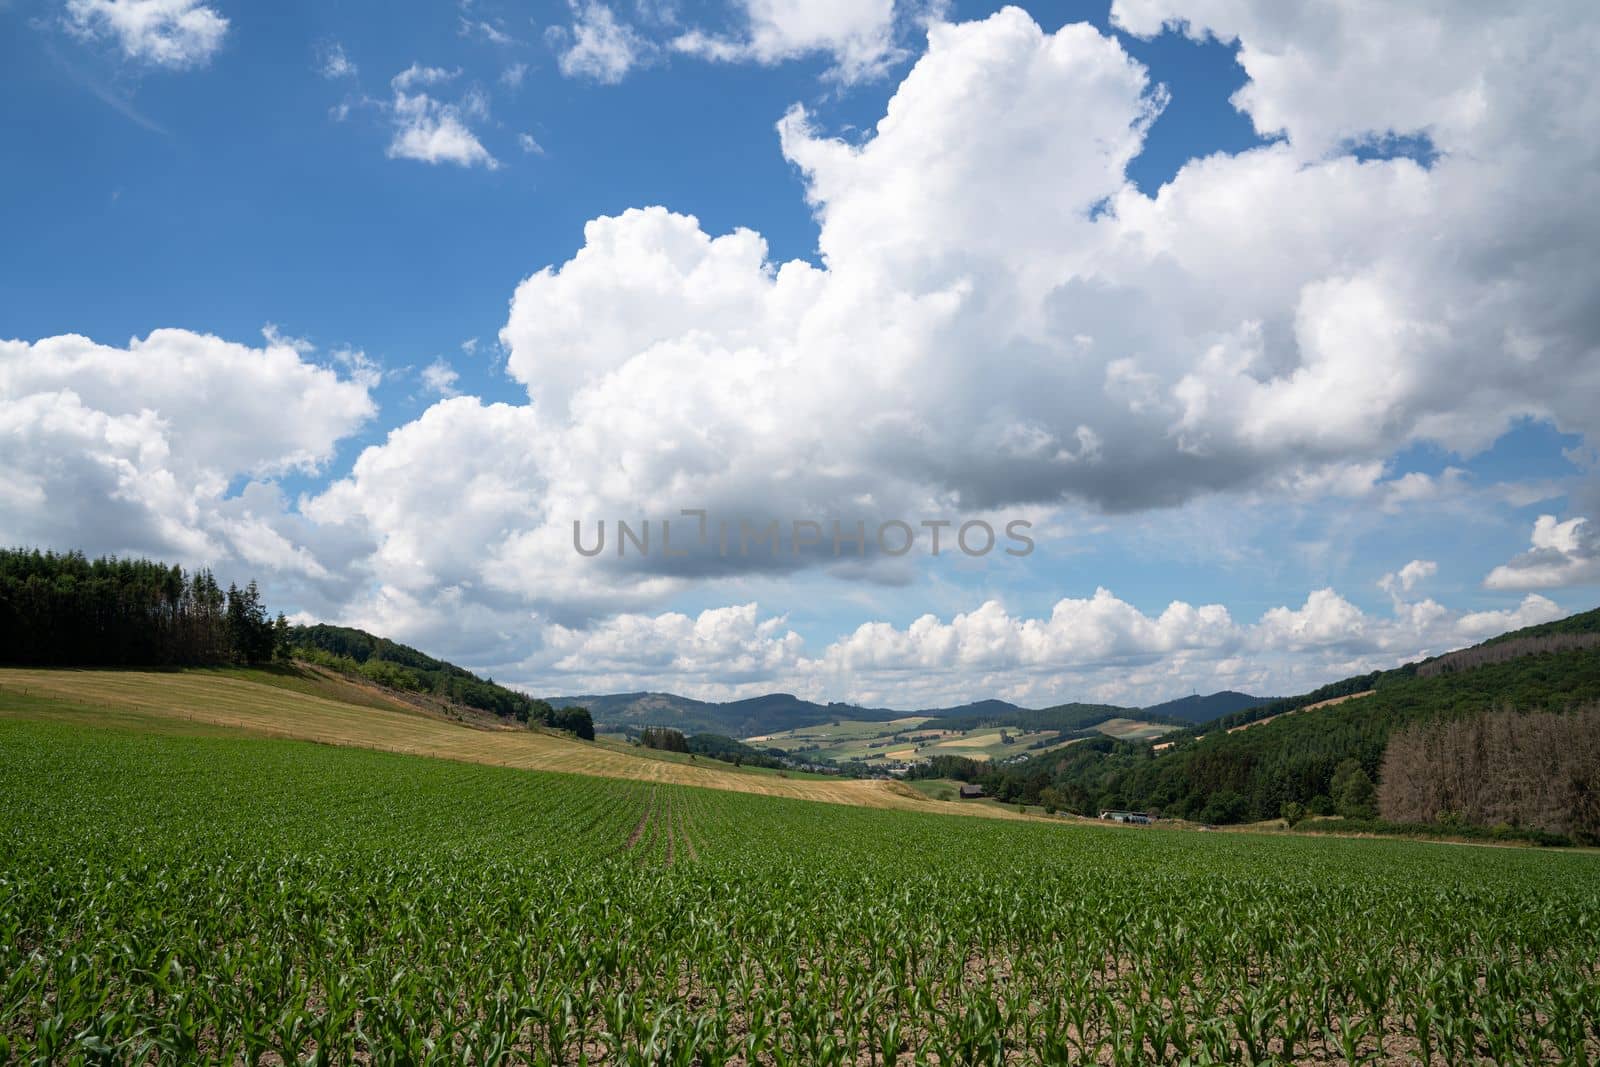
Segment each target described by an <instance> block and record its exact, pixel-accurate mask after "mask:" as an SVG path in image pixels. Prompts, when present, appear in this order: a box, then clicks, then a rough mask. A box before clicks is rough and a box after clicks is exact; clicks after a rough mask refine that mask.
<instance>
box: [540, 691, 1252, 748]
mask: <svg viewBox="0 0 1600 1067" xmlns="http://www.w3.org/2000/svg"><path fill="white" fill-rule="evenodd" d="M545 699H546V700H548V701H549V702H550V704H551V705H553V706H554V707H557V708H563V707H578V706H581V707H586V708H588V709H589V712H590V714H592V715H593V716H594V720H595V722H596V724H597V725H599V726H600V727H601V728H602V729H613V730H622V729H628V728H630V727H631V728H638V727H642V726H671V727H674V728H675V729H678V730H682V731H683V732H684V733H718V734H726V735H728V736H729V737H759V736H762V735H765V734H775V733H780V732H782V731H784V730H798V729H803V728H804V727H807V726H819V725H821V724H823V723H828V722H833V721H835V720H838V719H855V720H859V721H863V722H888V721H889V720H891V719H899V718H904V717H907V716H913V715H915V716H922V717H925V718H927V719H929V720H931V721H930V723H929V724H928V725H930V726H932V725H935V724H937V725H938V726H940V727H943V728H949V729H970V728H972V727H975V726H1014V727H1017V728H1018V729H1027V730H1077V729H1085V728H1088V727H1091V726H1094V725H1096V724H1098V723H1101V722H1105V721H1107V720H1108V719H1116V718H1129V719H1140V720H1145V721H1152V722H1170V723H1175V724H1183V725H1192V724H1194V723H1197V722H1206V721H1209V720H1211V719H1215V718H1217V717H1218V716H1221V715H1226V714H1229V713H1231V712H1235V711H1239V710H1242V709H1246V708H1253V707H1257V706H1259V705H1262V704H1266V703H1269V702H1270V701H1271V700H1272V699H1273V698H1271V697H1253V696H1250V695H1248V694H1246V693H1235V692H1231V691H1230V692H1222V693H1213V694H1211V695H1210V696H1190V697H1184V698H1182V699H1181V700H1173V701H1168V702H1167V703H1165V704H1158V705H1155V706H1154V707H1150V708H1134V707H1122V706H1120V705H1116V704H1080V703H1068V704H1055V705H1052V706H1050V707H1047V708H1025V707H1023V706H1021V705H1019V704H1013V703H1011V702H1010V701H1006V700H995V699H990V700H977V701H973V702H971V703H967V704H958V705H955V706H953V707H944V708H920V709H916V710H909V711H902V710H896V709H893V708H871V707H865V706H863V705H860V704H847V703H831V704H820V703H817V702H816V701H812V700H804V699H802V698H800V697H797V696H795V695H794V694H792V693H767V694H765V695H763V696H757V697H747V698H745V699H743V700H730V701H711V700H696V699H695V698H694V697H686V696H679V695H678V694H676V693H657V692H636V693H601V694H594V693H591V694H584V695H578V696H566V697H546V698H545Z"/></svg>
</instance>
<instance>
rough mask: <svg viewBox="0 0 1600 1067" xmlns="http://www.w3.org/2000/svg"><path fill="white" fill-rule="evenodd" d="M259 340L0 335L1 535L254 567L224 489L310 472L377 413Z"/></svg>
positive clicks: (363, 396) (361, 391)
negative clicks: (120, 341) (255, 343)
mask: <svg viewBox="0 0 1600 1067" xmlns="http://www.w3.org/2000/svg"><path fill="white" fill-rule="evenodd" d="M265 332H267V333H268V335H269V341H268V343H267V345H266V347H264V348H250V347H247V346H245V345H239V344H233V343H230V342H226V341H223V340H221V339H219V338H216V337H211V336H207V335H204V334H196V333H191V332H189V331H186V330H157V331H155V332H153V333H151V334H150V335H149V336H148V337H146V338H143V339H142V340H141V339H137V338H136V339H134V340H132V341H130V342H129V343H128V345H127V346H126V347H124V348H116V347H112V346H107V345H100V344H96V343H94V342H93V341H90V340H89V339H87V338H84V337H78V336H73V335H67V336H61V337H50V338H45V339H43V340H40V341H36V342H33V343H29V342H25V341H0V434H3V436H4V438H5V440H6V441H7V442H8V445H7V447H6V448H5V449H4V450H3V454H0V483H3V484H5V485H6V489H5V490H4V491H3V495H4V497H5V506H4V507H3V508H0V541H4V542H5V543H7V544H43V545H61V546H72V547H77V548H82V549H84V550H87V551H90V552H95V551H106V552H130V551H136V552H149V553H155V554H165V555H174V556H177V557H178V558H181V559H183V560H185V561H189V562H214V561H216V560H218V559H222V558H227V557H230V556H236V555H237V556H240V557H241V558H250V559H261V558H262V557H261V555H260V554H259V551H258V550H259V549H260V546H262V545H265V544H266V543H267V541H268V538H267V537H266V536H265V534H264V532H263V531H262V530H261V528H260V527H259V525H255V526H251V525H249V524H248V523H247V521H246V517H245V516H244V515H242V514H240V513H239V512H240V509H241V507H243V505H242V504H241V503H240V501H242V500H243V496H242V495H241V496H238V497H232V498H230V496H229V486H230V483H233V482H235V481H238V480H241V479H243V480H261V479H271V478H274V477H277V476H280V475H284V474H288V473H291V472H304V473H315V472H317V471H320V470H321V469H323V468H324V467H325V466H326V464H327V463H328V462H329V460H331V459H332V457H333V454H334V448H335V446H336V444H337V443H338V442H339V441H340V440H342V439H344V438H345V437H347V436H349V435H350V434H352V433H354V432H355V431H356V430H357V429H359V428H360V427H361V426H362V425H363V424H364V423H365V422H366V421H367V420H368V419H370V418H371V417H372V415H373V414H374V413H375V410H376V409H375V407H374V405H373V403H372V400H371V398H370V396H369V395H368V390H367V386H366V385H364V384H362V383H360V382H356V381H352V380H350V379H348V378H342V377H340V376H339V375H338V374H337V373H336V372H334V371H332V370H329V369H327V368H325V367H320V366H317V365H316V364H314V363H312V362H310V361H309V360H308V359H307V355H308V353H307V352H306V351H304V350H303V348H302V349H297V347H296V344H295V343H294V342H292V341H291V340H290V339H284V338H279V337H276V335H275V331H273V330H270V329H269V330H268V331H265ZM245 544H249V545H252V546H254V549H252V550H251V551H249V552H247V551H246V550H245V549H244V548H242V547H241V546H242V545H245ZM308 551H309V550H308ZM292 554H293V553H292V552H289V551H288V550H284V552H282V553H280V560H281V559H286V558H288V556H289V555H292ZM301 558H302V559H303V561H304V562H303V564H302V565H301V566H300V567H299V568H298V569H300V570H302V571H307V572H310V573H313V574H314V573H317V572H319V571H322V565H321V564H316V563H315V560H314V558H313V556H312V555H310V554H308V555H306V556H304V557H301ZM323 573H326V572H325V571H323Z"/></svg>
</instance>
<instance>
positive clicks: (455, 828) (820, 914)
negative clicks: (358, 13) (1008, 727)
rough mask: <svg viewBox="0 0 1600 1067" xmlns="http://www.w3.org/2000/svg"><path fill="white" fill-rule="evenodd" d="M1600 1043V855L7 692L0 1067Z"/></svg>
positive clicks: (1257, 1056)
mask: <svg viewBox="0 0 1600 1067" xmlns="http://www.w3.org/2000/svg"><path fill="white" fill-rule="evenodd" d="M192 1061H205V1062H228V1063H237V1062H246V1063H274V1064H276V1063H290V1062H306V1063H348V1062H370V1063H405V1064H413V1063H419V1064H420V1063H473V1064H479V1063H533V1064H583V1063H593V1064H599V1063H607V1064H652V1065H653V1064H685V1065H687V1064H702V1065H717V1064H734V1063H741V1064H748V1063H763V1064H795V1065H807V1067H812V1065H832V1064H870V1065H878V1064H913V1063H927V1064H941V1065H943V1064H1010V1063H1042V1064H1065V1063H1104V1064H1146V1063H1174V1064H1177V1063H1193V1064H1199V1063H1419V1064H1429V1063H1440V1064H1446V1063H1491V1062H1492V1063H1500V1064H1505V1063H1524V1062H1540V1061H1543V1062H1559V1063H1574V1064H1585V1063H1594V1062H1597V1061H1600V858H1597V857H1594V856H1592V855H1588V854H1578V853H1548V852H1537V851H1532V850H1518V849H1493V848H1475V847H1458V846H1444V845H1432V844H1422V843H1413V842H1390V841H1350V840H1337V839H1321V838H1317V839H1307V838H1294V837H1270V836H1251V835H1235V834H1211V835H1205V834H1192V833H1190V834H1186V833H1181V832H1175V831H1174V832H1168V831H1161V830H1134V829H1121V828H1117V829H1112V828H1106V829H1101V828H1097V827H1091V826H1070V825H1052V824H1046V823H1036V824H1035V823H1017V824H1002V823H995V822H991V821H989V820H979V819H962V818H956V817H942V816H931V815H919V814H915V813H900V812H885V811H870V810H865V809H854V808H847V807H841V806H833V805H823V804H810V803H806V802H802V801H792V800H783V799H778V798H771V797H762V796H754V795H744V794H733V793H717V792H709V791H701V790H695V789H690V788H685V787H677V786H668V785H653V784H649V783H643V782H624V781H615V780H603V779H597V778H581V777H570V776H560V775H549V774H537V773H530V772H523V771H514V770H504V769H497V768H490V767H482V766H473V765H467V764H456V763H449V762H444V761H437V760H425V759H419V758H412V757H404V756H395V755H386V754H381V753H375V752H367V751H362V750H354V749H338V748H332V747H326V746H315V745H308V744H301V743H295V742H282V741H268V740H245V739H234V738H221V737H217V738H196V737H179V736H158V735H150V734H140V733H134V732H129V731H115V730H92V729H75V728H70V727H65V726H59V725H46V724H33V723H24V722H17V721H5V720H0V1063H3V1062H21V1063H31V1062H45V1063H55V1062H73V1063H154V1062H192Z"/></svg>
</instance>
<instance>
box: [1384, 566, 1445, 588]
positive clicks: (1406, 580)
mask: <svg viewBox="0 0 1600 1067" xmlns="http://www.w3.org/2000/svg"><path fill="white" fill-rule="evenodd" d="M1438 573H1439V565H1438V564H1437V563H1435V562H1434V561H1433V560H1431V559H1414V560H1412V561H1411V562H1410V563H1407V564H1406V565H1405V566H1404V567H1401V568H1400V570H1399V571H1397V572H1394V573H1390V574H1385V575H1384V576H1383V577H1382V578H1379V579H1378V588H1379V589H1382V590H1383V591H1384V592H1385V593H1389V594H1390V595H1393V596H1398V595H1400V594H1402V593H1409V592H1411V590H1412V589H1414V588H1415V587H1416V586H1417V585H1418V583H1420V582H1423V581H1425V580H1426V579H1429V578H1432V577H1433V576H1434V575H1435V574H1438Z"/></svg>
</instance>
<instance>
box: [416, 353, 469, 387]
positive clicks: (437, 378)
mask: <svg viewBox="0 0 1600 1067" xmlns="http://www.w3.org/2000/svg"><path fill="white" fill-rule="evenodd" d="M460 377H461V376H460V375H459V374H457V373H456V372H455V368H454V367H452V366H450V364H449V363H447V362H446V361H445V358H444V357H443V356H440V357H439V358H437V359H435V360H434V361H433V362H432V363H430V364H428V365H427V366H426V367H424V368H423V369H422V385H423V388H425V389H427V390H428V392H430V393H437V394H438V395H440V396H455V395H456V392H457V390H456V382H457V380H458V379H459V378H460Z"/></svg>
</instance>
